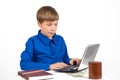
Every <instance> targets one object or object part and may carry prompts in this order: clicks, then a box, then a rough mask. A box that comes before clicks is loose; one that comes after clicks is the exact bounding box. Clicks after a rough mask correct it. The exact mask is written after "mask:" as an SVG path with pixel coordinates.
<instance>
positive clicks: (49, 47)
mask: <svg viewBox="0 0 120 80" xmlns="http://www.w3.org/2000/svg"><path fill="white" fill-rule="evenodd" d="M69 61H70V58H69V56H68V53H67V47H66V44H65V41H64V39H63V37H62V36H60V35H56V34H54V37H53V39H49V38H48V37H46V36H44V35H43V34H42V33H41V32H40V30H39V32H38V34H37V35H35V36H32V37H30V38H29V39H28V41H27V42H26V48H25V50H24V51H23V52H22V53H21V61H20V67H21V69H22V70H35V69H43V70H49V67H50V65H51V64H54V63H57V62H64V63H66V64H69Z"/></svg>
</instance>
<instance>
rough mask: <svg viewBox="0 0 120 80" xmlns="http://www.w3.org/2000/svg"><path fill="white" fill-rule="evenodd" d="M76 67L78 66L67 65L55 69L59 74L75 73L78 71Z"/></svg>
mask: <svg viewBox="0 0 120 80" xmlns="http://www.w3.org/2000/svg"><path fill="white" fill-rule="evenodd" d="M78 67H79V65H73V66H72V65H69V66H67V67H65V68H60V69H56V71H59V72H76V71H78Z"/></svg>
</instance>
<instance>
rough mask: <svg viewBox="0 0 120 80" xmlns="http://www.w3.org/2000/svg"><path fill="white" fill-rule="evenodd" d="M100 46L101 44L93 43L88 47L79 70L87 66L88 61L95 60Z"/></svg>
mask: <svg viewBox="0 0 120 80" xmlns="http://www.w3.org/2000/svg"><path fill="white" fill-rule="evenodd" d="M99 46H100V44H91V45H88V46H87V47H86V49H85V52H84V54H83V57H82V61H81V63H80V66H79V68H78V70H82V69H85V68H87V67H88V62H89V61H94V59H95V56H96V54H97V51H98V48H99Z"/></svg>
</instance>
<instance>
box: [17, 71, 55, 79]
mask: <svg viewBox="0 0 120 80" xmlns="http://www.w3.org/2000/svg"><path fill="white" fill-rule="evenodd" d="M18 75H19V76H21V77H23V78H24V79H25V80H42V79H53V74H51V73H49V72H47V71H44V70H28V71H18Z"/></svg>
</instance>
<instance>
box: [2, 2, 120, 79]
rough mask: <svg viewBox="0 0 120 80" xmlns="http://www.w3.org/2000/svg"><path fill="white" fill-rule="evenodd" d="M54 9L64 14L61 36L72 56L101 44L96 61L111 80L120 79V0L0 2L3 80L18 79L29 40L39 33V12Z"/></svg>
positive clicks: (62, 15)
mask: <svg viewBox="0 0 120 80" xmlns="http://www.w3.org/2000/svg"><path fill="white" fill-rule="evenodd" d="M43 5H50V6H53V7H54V8H55V9H56V10H57V11H58V13H59V15H60V20H59V25H58V30H57V33H58V34H60V35H62V36H63V37H64V39H65V41H66V44H67V47H68V52H69V55H70V57H78V58H81V57H82V55H83V52H84V49H85V47H86V45H88V44H92V43H100V44H101V46H100V48H99V51H98V54H97V57H96V60H98V61H102V67H103V73H104V74H106V75H107V76H108V77H109V78H110V79H111V80H119V79H120V77H119V76H120V75H119V74H120V73H119V72H120V62H119V61H120V57H119V56H120V30H119V27H120V0H0V80H17V72H18V71H19V70H20V67H19V61H20V54H21V52H22V51H23V50H24V48H25V42H26V40H27V39H28V38H29V37H30V36H32V35H35V34H37V32H38V30H39V27H38V25H37V21H36V12H37V10H38V9H39V8H40V7H41V6H43Z"/></svg>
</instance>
